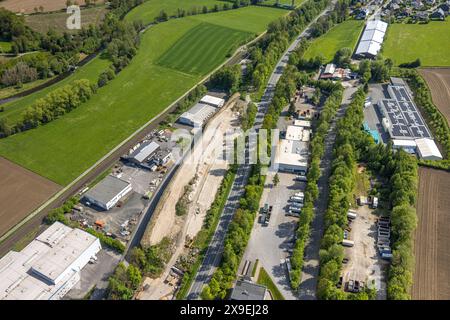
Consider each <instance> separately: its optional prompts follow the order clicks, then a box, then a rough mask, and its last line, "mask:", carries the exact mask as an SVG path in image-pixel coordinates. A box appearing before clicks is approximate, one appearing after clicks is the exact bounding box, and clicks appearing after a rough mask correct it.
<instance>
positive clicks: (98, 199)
mask: <svg viewBox="0 0 450 320" xmlns="http://www.w3.org/2000/svg"><path fill="white" fill-rule="evenodd" d="M130 191H131V184H130V183H129V182H127V181H124V180H121V179H119V178H117V177H114V176H112V175H108V176H107V177H106V178H105V179H103V180H102V181H101V182H99V183H98V184H97V185H96V186H95V187H93V188H92V189H91V190H89V191H88V192H86V194H85V195H84V198H85V199H86V200H87V201H89V202H91V203H92V204H95V205H96V206H98V207H100V208H102V209H104V210H109V209H111V208H112V207H114V206H115V205H116V203H117V202H119V200H120V199H121V198H123V197H124V196H125V195H127V194H128V193H129V192H130Z"/></svg>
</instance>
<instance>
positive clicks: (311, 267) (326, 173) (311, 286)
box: [299, 87, 357, 300]
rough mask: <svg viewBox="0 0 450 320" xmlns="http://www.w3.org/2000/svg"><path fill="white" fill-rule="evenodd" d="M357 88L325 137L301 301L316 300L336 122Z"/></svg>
mask: <svg viewBox="0 0 450 320" xmlns="http://www.w3.org/2000/svg"><path fill="white" fill-rule="evenodd" d="M356 90H357V88H354V87H350V88H346V89H345V90H344V97H343V99H342V104H341V107H340V108H339V110H338V111H337V114H336V117H335V118H334V119H333V121H332V123H331V125H330V129H329V130H328V134H327V136H326V137H325V152H324V155H323V157H322V160H321V161H320V171H321V176H320V178H319V181H318V182H317V186H318V188H319V198H318V199H317V201H316V204H315V215H314V219H313V221H312V223H311V236H310V238H309V242H308V244H307V245H306V248H305V256H304V263H303V271H302V281H301V283H300V287H299V298H300V300H314V299H316V291H317V278H318V276H319V270H320V266H319V249H320V240H321V239H322V235H323V231H324V230H323V227H324V225H323V218H324V215H325V211H326V209H327V205H328V191H329V190H328V189H329V188H328V180H329V178H330V174H331V162H332V160H333V146H334V142H335V140H336V122H337V120H338V119H340V118H342V117H343V116H344V114H345V111H346V110H347V106H348V104H349V103H350V101H351V97H352V95H353V93H355V91H356Z"/></svg>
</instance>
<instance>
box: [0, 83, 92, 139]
mask: <svg viewBox="0 0 450 320" xmlns="http://www.w3.org/2000/svg"><path fill="white" fill-rule="evenodd" d="M96 90H97V86H96V85H95V84H92V83H90V81H89V80H87V79H82V80H77V81H74V82H73V83H72V84H70V85H66V86H64V87H61V88H59V89H56V90H54V91H52V92H50V93H49V94H47V95H46V96H45V97H44V98H41V99H38V100H36V102H35V103H34V104H32V105H31V106H29V107H28V108H27V109H26V110H25V111H24V112H23V113H22V118H21V120H19V121H18V122H17V123H15V124H14V125H12V126H11V125H9V124H8V123H7V122H6V120H5V119H4V118H2V119H0V137H7V136H9V135H12V134H15V133H18V132H21V131H26V130H29V129H32V128H36V127H38V126H40V125H43V124H46V123H48V122H51V121H53V120H55V119H58V118H59V117H61V116H63V115H64V114H66V113H68V112H70V111H72V110H73V109H75V108H77V107H79V106H80V105H81V104H82V103H84V102H86V101H87V100H89V99H90V98H91V97H92V95H93V94H94V93H95V92H96Z"/></svg>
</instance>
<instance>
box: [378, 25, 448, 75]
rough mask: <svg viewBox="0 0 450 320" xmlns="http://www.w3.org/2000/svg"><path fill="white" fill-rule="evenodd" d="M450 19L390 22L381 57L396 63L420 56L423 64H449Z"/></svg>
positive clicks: (431, 65)
mask: <svg viewBox="0 0 450 320" xmlns="http://www.w3.org/2000/svg"><path fill="white" fill-rule="evenodd" d="M449 52H450V19H447V20H446V21H431V22H430V23H428V24H400V23H395V24H391V25H389V27H388V30H387V34H386V39H385V41H384V45H383V56H384V57H386V58H391V59H392V60H393V61H394V63H395V64H396V65H399V64H401V63H407V62H412V61H414V60H416V59H417V58H420V60H421V63H422V66H427V67H437V66H439V67H441V66H450V55H449Z"/></svg>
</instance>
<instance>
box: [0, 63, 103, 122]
mask: <svg viewBox="0 0 450 320" xmlns="http://www.w3.org/2000/svg"><path fill="white" fill-rule="evenodd" d="M109 65H110V62H109V61H108V60H105V59H101V58H95V59H94V60H92V61H90V62H89V63H87V64H86V65H85V66H83V67H81V68H79V69H77V71H75V72H74V73H73V74H72V75H70V76H69V77H67V78H66V79H64V80H62V81H59V82H58V83H56V84H54V85H52V86H49V87H47V88H45V89H42V90H40V91H38V92H36V93H34V94H31V95H29V96H26V97H24V98H21V99H20V100H16V101H13V102H10V103H6V104H4V105H2V107H4V109H5V111H3V112H1V113H0V119H2V118H5V119H6V120H7V121H8V122H9V123H15V122H16V121H17V120H19V119H20V118H21V116H22V113H23V111H24V110H25V109H26V108H27V107H28V106H29V105H31V104H32V103H33V102H34V101H36V100H37V99H40V98H43V97H44V96H45V95H47V94H48V93H49V92H51V91H53V90H55V89H57V88H60V87H62V86H64V85H67V84H69V83H71V82H73V81H75V80H79V79H88V80H90V81H93V82H94V83H96V82H97V79H98V76H99V75H100V73H102V71H104V70H105V69H106V68H107V67H108V66H109ZM47 80H48V79H47ZM44 81H46V80H44ZM33 84H34V82H33ZM29 85H31V83H30V84H29Z"/></svg>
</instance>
